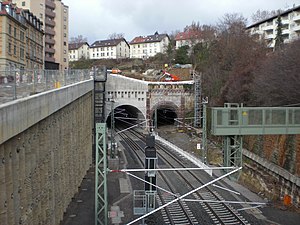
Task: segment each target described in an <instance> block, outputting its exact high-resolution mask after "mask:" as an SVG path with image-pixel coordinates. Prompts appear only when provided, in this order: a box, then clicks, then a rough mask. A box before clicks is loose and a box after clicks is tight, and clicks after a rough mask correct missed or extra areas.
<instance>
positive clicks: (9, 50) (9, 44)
mask: <svg viewBox="0 0 300 225" xmlns="http://www.w3.org/2000/svg"><path fill="white" fill-rule="evenodd" d="M8 53H11V43H8Z"/></svg>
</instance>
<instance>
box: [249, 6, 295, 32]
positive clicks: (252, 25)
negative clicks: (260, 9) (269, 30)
mask: <svg viewBox="0 0 300 225" xmlns="http://www.w3.org/2000/svg"><path fill="white" fill-rule="evenodd" d="M299 9H300V5H299V6H295V7H293V8H291V9H288V10H286V11H284V12H281V13H279V14H277V15H275V16H272V17H269V18H267V19H264V20H261V21H258V22H256V23H254V24H251V25H250V26H248V27H247V29H250V28H252V27H255V26H257V25H259V24H262V23H265V22H267V21H270V20H273V19H275V18H277V17H278V16H285V15H287V14H289V13H291V12H293V11H296V10H299Z"/></svg>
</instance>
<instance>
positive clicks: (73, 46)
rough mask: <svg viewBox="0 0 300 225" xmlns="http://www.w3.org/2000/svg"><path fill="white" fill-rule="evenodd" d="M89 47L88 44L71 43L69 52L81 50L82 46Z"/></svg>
mask: <svg viewBox="0 0 300 225" xmlns="http://www.w3.org/2000/svg"><path fill="white" fill-rule="evenodd" d="M85 44H87V45H89V44H88V43H87V42H79V43H70V44H69V50H76V49H79V48H80V47H81V46H82V45H85Z"/></svg>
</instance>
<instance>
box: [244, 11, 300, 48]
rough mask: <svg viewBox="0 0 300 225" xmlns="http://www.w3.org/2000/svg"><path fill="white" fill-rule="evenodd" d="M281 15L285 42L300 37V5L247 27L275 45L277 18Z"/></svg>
mask: <svg viewBox="0 0 300 225" xmlns="http://www.w3.org/2000/svg"><path fill="white" fill-rule="evenodd" d="M279 16H280V17H281V23H282V36H283V39H284V42H285V43H288V42H291V41H293V40H295V39H298V38H300V6H297V7H294V8H292V9H289V10H287V11H284V12H282V13H280V14H278V15H276V16H273V17H270V18H268V19H265V20H262V21H260V22H257V23H255V24H252V25H250V26H248V27H247V30H250V33H251V34H253V35H259V37H260V38H264V39H265V40H266V41H267V43H268V46H269V47H270V48H274V46H275V38H276V34H277V20H278V17H279Z"/></svg>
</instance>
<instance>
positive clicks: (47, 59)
mask: <svg viewBox="0 0 300 225" xmlns="http://www.w3.org/2000/svg"><path fill="white" fill-rule="evenodd" d="M45 61H46V62H55V59H54V58H53V57H49V56H45Z"/></svg>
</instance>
